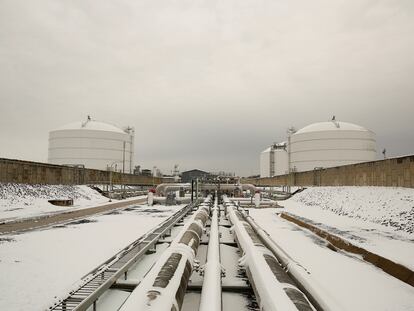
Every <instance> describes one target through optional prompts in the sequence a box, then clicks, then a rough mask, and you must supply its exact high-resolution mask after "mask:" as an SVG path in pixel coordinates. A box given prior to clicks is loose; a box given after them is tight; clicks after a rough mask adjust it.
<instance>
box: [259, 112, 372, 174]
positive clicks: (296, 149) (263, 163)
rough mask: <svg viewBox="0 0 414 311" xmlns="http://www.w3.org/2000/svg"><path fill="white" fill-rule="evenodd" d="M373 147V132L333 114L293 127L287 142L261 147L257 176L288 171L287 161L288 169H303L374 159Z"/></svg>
mask: <svg viewBox="0 0 414 311" xmlns="http://www.w3.org/2000/svg"><path fill="white" fill-rule="evenodd" d="M289 142H290V145H289ZM376 149H377V148H376V138H375V133H374V132H372V131H370V130H367V129H366V128H364V127H362V126H359V125H356V124H352V123H348V122H340V121H336V120H335V118H333V119H332V120H331V121H328V122H318V123H313V124H310V125H308V126H305V127H304V128H302V129H300V130H298V131H293V132H292V133H291V134H290V137H288V142H287V143H280V144H272V145H271V146H270V147H269V148H267V149H265V150H264V151H263V152H262V153H261V154H260V177H273V176H279V175H284V174H286V173H288V172H289V162H290V169H291V170H292V171H295V172H303V171H310V170H314V169H321V168H328V167H335V166H341V165H347V164H355V163H361V162H368V161H375V160H376V159H377V151H376ZM289 159H290V161H289Z"/></svg>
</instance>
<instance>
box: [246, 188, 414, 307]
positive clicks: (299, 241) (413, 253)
mask: <svg viewBox="0 0 414 311" xmlns="http://www.w3.org/2000/svg"><path fill="white" fill-rule="evenodd" d="M413 202H414V189H406V188H383V187H318V188H308V189H306V190H305V191H303V192H301V193H299V194H297V195H296V196H294V197H292V198H291V199H289V200H286V201H283V202H281V205H283V206H284V207H285V208H284V210H283V211H286V212H288V213H291V214H294V215H296V216H299V217H302V218H305V219H306V220H307V221H309V222H311V223H313V224H314V225H317V226H319V227H321V228H322V229H325V230H328V231H330V232H333V233H334V234H337V235H339V236H341V237H343V238H345V239H348V240H350V241H351V242H352V243H353V244H356V245H359V246H361V247H363V248H366V249H368V250H370V251H372V252H374V253H377V254H379V255H382V256H384V257H387V258H390V259H392V260H394V261H396V262H399V263H402V264H403V265H405V266H407V267H409V268H411V269H414V261H413V258H414V234H413V232H412V228H413V226H414V224H413V220H412V216H413V210H414V208H413V206H414V203H413ZM280 212H281V210H280V209H262V210H251V215H252V216H253V217H254V219H255V220H256V221H257V222H258V224H259V225H261V226H262V227H263V228H264V229H265V230H266V231H267V232H268V233H269V234H270V235H271V236H272V238H273V239H274V240H275V241H276V243H278V244H279V245H280V246H281V247H282V248H284V249H285V250H286V251H287V252H288V253H289V254H290V255H291V256H292V257H293V258H294V259H295V260H297V261H298V262H299V263H300V264H301V265H303V266H304V267H305V268H306V269H307V270H308V271H309V272H311V274H312V275H313V277H314V278H315V279H316V280H317V281H318V282H319V284H320V286H321V287H323V288H324V289H325V295H329V296H331V297H333V299H334V301H336V304H337V306H336V307H335V308H334V310H414V288H413V287H411V286H409V285H407V284H405V283H403V282H401V281H399V280H397V279H395V278H393V277H391V276H389V275H387V274H386V273H385V272H383V271H382V270H380V269H378V268H376V267H375V266H373V265H371V264H369V263H366V262H364V261H362V260H361V259H360V258H358V257H357V256H353V255H351V254H347V253H344V252H334V251H332V250H330V249H328V248H327V247H326V243H325V242H324V241H323V240H321V239H319V238H318V237H317V236H315V235H314V234H312V233H311V232H310V231H308V230H306V229H303V228H300V227H298V226H296V225H294V224H292V223H290V222H288V221H286V220H284V219H282V218H280V217H279V216H278V215H277V213H280ZM379 293H381V294H380V295H379ZM350 297H352V298H350Z"/></svg>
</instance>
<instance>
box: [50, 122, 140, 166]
mask: <svg viewBox="0 0 414 311" xmlns="http://www.w3.org/2000/svg"><path fill="white" fill-rule="evenodd" d="M133 146H134V129H133V128H130V127H127V128H126V129H125V130H122V129H120V128H118V127H116V126H114V125H111V124H108V123H104V122H99V121H95V120H91V119H90V118H89V117H88V119H87V120H86V121H85V122H74V123H70V124H67V125H65V126H62V127H60V128H58V129H56V130H52V131H51V132H50V133H49V155H48V158H49V159H48V161H49V163H52V164H61V165H82V166H85V167H86V168H93V169H99V170H107V169H112V170H117V171H120V172H122V171H124V172H125V173H132V170H133V167H134V163H133V158H134V147H133Z"/></svg>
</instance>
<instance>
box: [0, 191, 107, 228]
mask: <svg viewBox="0 0 414 311" xmlns="http://www.w3.org/2000/svg"><path fill="white" fill-rule="evenodd" d="M51 199H73V200H74V205H73V206H72V207H62V206H55V205H52V204H50V203H49V202H48V200H51ZM106 202H108V198H106V197H104V196H102V195H101V194H100V193H99V192H97V191H95V190H93V189H91V188H89V187H88V186H72V185H28V184H12V183H0V219H2V220H3V221H4V220H12V219H16V218H23V217H32V216H39V215H43V214H47V213H51V212H59V211H67V210H70V209H73V208H82V207H90V206H95V205H99V204H102V203H106Z"/></svg>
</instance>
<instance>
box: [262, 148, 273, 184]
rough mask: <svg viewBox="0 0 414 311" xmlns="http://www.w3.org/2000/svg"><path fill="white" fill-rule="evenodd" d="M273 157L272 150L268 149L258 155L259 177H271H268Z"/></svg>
mask: <svg viewBox="0 0 414 311" xmlns="http://www.w3.org/2000/svg"><path fill="white" fill-rule="evenodd" d="M271 157H273V153H272V148H271V147H269V148H267V149H265V150H263V151H262V152H261V153H260V177H262V178H263V177H272V176H271V175H270V165H271V162H272V159H271Z"/></svg>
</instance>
